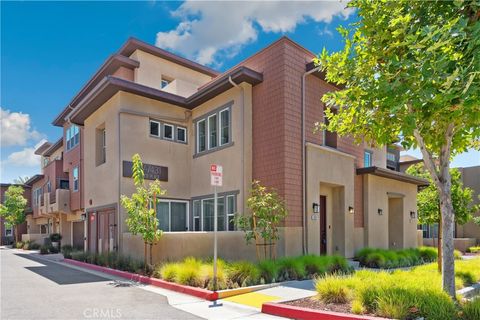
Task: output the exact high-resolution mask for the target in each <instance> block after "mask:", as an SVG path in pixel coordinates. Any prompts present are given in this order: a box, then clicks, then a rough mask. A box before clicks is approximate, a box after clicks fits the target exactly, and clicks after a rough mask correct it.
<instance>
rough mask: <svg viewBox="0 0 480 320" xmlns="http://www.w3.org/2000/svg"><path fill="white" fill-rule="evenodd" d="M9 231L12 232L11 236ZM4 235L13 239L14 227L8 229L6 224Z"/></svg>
mask: <svg viewBox="0 0 480 320" xmlns="http://www.w3.org/2000/svg"><path fill="white" fill-rule="evenodd" d="M7 230H9V231H10V234H7ZM4 235H5V237H12V236H13V227H12V226H10V227H7V225H6V224H5V229H4Z"/></svg>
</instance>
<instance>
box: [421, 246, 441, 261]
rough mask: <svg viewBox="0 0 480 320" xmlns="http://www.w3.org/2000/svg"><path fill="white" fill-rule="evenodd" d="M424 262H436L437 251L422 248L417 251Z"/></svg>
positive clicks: (430, 248) (431, 248)
mask: <svg viewBox="0 0 480 320" xmlns="http://www.w3.org/2000/svg"><path fill="white" fill-rule="evenodd" d="M417 250H418V251H419V253H420V257H421V258H422V260H423V261H424V262H434V261H436V260H437V249H436V248H433V247H420V248H418V249H417Z"/></svg>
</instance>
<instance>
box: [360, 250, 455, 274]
mask: <svg viewBox="0 0 480 320" xmlns="http://www.w3.org/2000/svg"><path fill="white" fill-rule="evenodd" d="M460 258H461V252H460V251H458V250H455V259H460ZM355 259H356V260H358V261H359V262H360V266H362V267H367V268H382V269H391V268H401V267H412V266H416V265H420V264H424V263H429V262H434V261H436V260H437V248H433V247H419V248H411V249H403V250H387V249H376V248H363V249H361V250H359V251H358V252H357V253H356V255H355Z"/></svg>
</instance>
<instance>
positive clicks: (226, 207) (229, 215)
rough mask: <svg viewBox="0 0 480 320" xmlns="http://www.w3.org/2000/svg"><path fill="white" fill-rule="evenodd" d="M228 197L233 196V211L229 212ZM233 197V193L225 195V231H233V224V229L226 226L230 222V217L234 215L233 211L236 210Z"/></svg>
mask: <svg viewBox="0 0 480 320" xmlns="http://www.w3.org/2000/svg"><path fill="white" fill-rule="evenodd" d="M229 198H233V213H230V210H229V209H230V207H229V206H228V199H229ZM235 199H236V197H235V195H233V194H230V195H227V196H226V197H225V217H226V219H227V221H226V224H227V225H226V228H225V230H226V231H235V226H234V228H233V230H230V229H229V228H228V227H229V225H230V223H229V221H230V217H231V218H234V217H235V212H236V211H237V210H236V207H237V203H236V201H235Z"/></svg>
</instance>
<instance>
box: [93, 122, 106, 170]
mask: <svg viewBox="0 0 480 320" xmlns="http://www.w3.org/2000/svg"><path fill="white" fill-rule="evenodd" d="M105 162H107V131H106V129H105V123H103V124H101V125H100V126H99V127H97V128H96V129H95V163H96V165H97V166H99V165H102V164H104V163H105Z"/></svg>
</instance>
